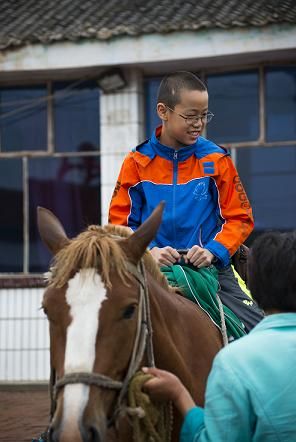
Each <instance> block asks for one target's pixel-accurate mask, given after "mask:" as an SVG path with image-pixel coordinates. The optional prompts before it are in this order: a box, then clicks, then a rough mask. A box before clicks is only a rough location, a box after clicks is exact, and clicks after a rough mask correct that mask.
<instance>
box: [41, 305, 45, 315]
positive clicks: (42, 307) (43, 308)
mask: <svg viewBox="0 0 296 442" xmlns="http://www.w3.org/2000/svg"><path fill="white" fill-rule="evenodd" d="M39 310H43V313H44V314H45V315H47V309H46V307H44V305H41V306H40V307H39Z"/></svg>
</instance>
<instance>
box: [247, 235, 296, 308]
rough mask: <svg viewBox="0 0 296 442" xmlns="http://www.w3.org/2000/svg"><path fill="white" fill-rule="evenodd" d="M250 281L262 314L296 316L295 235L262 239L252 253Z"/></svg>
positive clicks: (249, 272) (262, 237)
mask: <svg viewBox="0 0 296 442" xmlns="http://www.w3.org/2000/svg"><path fill="white" fill-rule="evenodd" d="M248 278H249V280H248V286H249V289H250V291H251V293H252V295H253V297H254V299H255V300H256V301H257V303H258V305H259V306H260V307H261V308H262V309H263V310H270V309H277V310H280V311H283V312H296V232H289V233H278V232H269V233H265V234H263V235H261V236H259V238H257V239H256V240H255V241H254V244H253V246H252V247H251V250H250V254H249V258H248Z"/></svg>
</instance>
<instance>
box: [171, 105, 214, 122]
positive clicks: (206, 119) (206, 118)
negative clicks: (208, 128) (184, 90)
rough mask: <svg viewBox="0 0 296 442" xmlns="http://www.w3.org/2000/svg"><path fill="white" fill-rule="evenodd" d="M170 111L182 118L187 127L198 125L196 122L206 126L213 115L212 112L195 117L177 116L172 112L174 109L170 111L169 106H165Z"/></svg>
mask: <svg viewBox="0 0 296 442" xmlns="http://www.w3.org/2000/svg"><path fill="white" fill-rule="evenodd" d="M166 107H167V108H168V109H169V110H170V111H172V112H174V113H175V114H177V115H179V117H181V118H183V120H185V122H186V123H187V124H188V126H191V125H193V124H196V123H198V120H201V121H202V122H203V123H204V124H208V123H209V122H210V121H211V120H212V118H213V116H214V114H213V113H212V112H207V113H206V114H204V115H196V116H192V117H191V116H190V117H185V115H182V114H179V113H178V112H176V111H174V109H171V108H170V107H169V106H166Z"/></svg>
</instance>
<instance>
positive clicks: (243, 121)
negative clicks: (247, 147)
mask: <svg viewBox="0 0 296 442" xmlns="http://www.w3.org/2000/svg"><path fill="white" fill-rule="evenodd" d="M258 84H259V77H258V72H257V71H246V72H238V73H230V74H219V75H210V76H208V78H207V85H208V89H209V110H210V111H211V112H213V113H214V114H215V117H214V119H213V121H211V122H210V124H209V125H208V126H207V138H210V139H211V140H212V141H214V142H216V143H232V142H239V141H252V140H257V139H258V138H259V89H258Z"/></svg>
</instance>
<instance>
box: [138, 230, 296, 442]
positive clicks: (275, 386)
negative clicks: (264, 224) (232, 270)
mask: <svg viewBox="0 0 296 442" xmlns="http://www.w3.org/2000/svg"><path fill="white" fill-rule="evenodd" d="M248 269H249V288H250V290H251V293H252V295H253V297H254V298H255V299H256V301H257V302H258V305H259V306H260V307H261V308H262V309H263V310H264V311H265V312H266V315H267V316H266V317H265V318H264V319H262V321H261V322H259V324H258V325H257V326H256V327H255V328H254V329H253V330H252V331H251V332H250V333H249V335H247V336H245V337H243V338H240V339H239V340H237V341H235V342H233V343H231V344H230V345H228V346H227V347H225V348H224V349H222V350H221V351H220V352H219V353H218V354H217V356H216V357H215V359H214V363H213V367H212V370H211V373H210V375H209V378H208V382H207V387H206V397H205V407H204V409H203V408H201V407H198V406H196V405H195V403H194V401H193V399H192V397H191V395H190V393H189V392H188V390H187V389H186V388H185V387H184V385H183V384H182V383H181V381H180V380H179V379H178V378H177V377H176V376H174V375H173V374H172V373H169V372H166V371H163V370H158V369H157V368H155V369H154V368H149V369H148V368H146V367H144V368H143V371H144V372H146V373H151V374H153V375H154V376H155V377H154V378H153V379H151V380H149V381H147V382H146V384H145V390H146V391H148V392H149V393H150V394H151V395H152V396H154V397H156V398H158V399H168V400H172V401H173V402H174V404H175V406H176V408H177V409H179V411H180V412H181V414H182V415H183V416H184V421H183V425H182V428H181V435H180V441H181V442H201V441H207V442H249V441H254V442H257V441H262V442H273V441H282V442H292V441H296V376H295V367H296V233H295V232H294V233H284V234H281V233H272V232H270V233H266V234H264V235H262V236H260V237H259V238H257V240H256V241H255V242H254V245H253V247H252V248H251V253H250V257H249V263H248ZM197 375H198V374H197Z"/></svg>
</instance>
